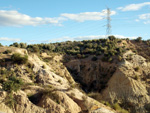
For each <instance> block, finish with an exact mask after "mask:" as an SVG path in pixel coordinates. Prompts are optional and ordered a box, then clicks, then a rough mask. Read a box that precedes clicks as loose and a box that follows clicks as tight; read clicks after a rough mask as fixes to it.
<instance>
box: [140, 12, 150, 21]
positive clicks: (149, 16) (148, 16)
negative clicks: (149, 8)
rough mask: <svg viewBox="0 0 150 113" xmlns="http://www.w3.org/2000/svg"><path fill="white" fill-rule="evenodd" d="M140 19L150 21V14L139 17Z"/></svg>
mask: <svg viewBox="0 0 150 113" xmlns="http://www.w3.org/2000/svg"><path fill="white" fill-rule="evenodd" d="M139 19H142V20H146V19H150V13H147V14H141V15H139Z"/></svg>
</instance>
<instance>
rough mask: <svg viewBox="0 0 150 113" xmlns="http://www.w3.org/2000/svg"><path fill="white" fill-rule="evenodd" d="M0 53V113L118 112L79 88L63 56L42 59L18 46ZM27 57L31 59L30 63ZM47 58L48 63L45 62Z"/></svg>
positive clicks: (1, 49)
mask: <svg viewBox="0 0 150 113" xmlns="http://www.w3.org/2000/svg"><path fill="white" fill-rule="evenodd" d="M0 52H1V58H0V59H1V74H0V76H1V78H0V112H3V113H79V112H87V113H88V112H92V113H97V112H99V113H108V112H109V113H115V110H113V109H112V108H110V107H107V106H105V105H104V104H102V103H100V102H98V101H96V100H94V99H92V98H90V97H88V96H87V95H86V94H85V93H84V92H83V91H82V90H81V89H80V87H78V85H77V84H76V82H75V81H74V79H73V78H72V76H71V75H70V73H69V72H68V70H67V68H66V67H65V66H64V65H63V63H62V62H61V56H59V55H58V56H56V55H55V57H54V56H52V55H49V56H45V55H41V57H40V56H39V57H38V56H37V55H35V54H28V52H27V51H26V50H25V49H19V48H15V47H1V48H0ZM16 53H17V54H16ZM18 53H19V54H18ZM14 54H15V55H14ZM12 56H13V58H12ZM14 56H15V57H14ZM24 56H28V60H27V61H26V63H24V61H22V59H23V60H25V59H26V57H24ZM45 57H46V58H47V59H48V62H44V61H43V60H42V59H45ZM14 58H15V59H14ZM16 59H17V60H16ZM12 60H13V61H12ZM17 62H18V63H17Z"/></svg>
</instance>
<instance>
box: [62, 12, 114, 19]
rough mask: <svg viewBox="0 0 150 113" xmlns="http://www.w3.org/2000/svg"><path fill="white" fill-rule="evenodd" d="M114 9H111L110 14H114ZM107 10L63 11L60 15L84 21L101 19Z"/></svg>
mask: <svg viewBox="0 0 150 113" xmlns="http://www.w3.org/2000/svg"><path fill="white" fill-rule="evenodd" d="M115 14H116V12H115V11H111V15H115ZM106 15H107V10H103V11H102V12H84V13H79V14H69V13H63V14H61V16H62V17H66V18H68V19H70V20H75V21H78V22H84V21H86V20H102V19H104V18H105V17H106Z"/></svg>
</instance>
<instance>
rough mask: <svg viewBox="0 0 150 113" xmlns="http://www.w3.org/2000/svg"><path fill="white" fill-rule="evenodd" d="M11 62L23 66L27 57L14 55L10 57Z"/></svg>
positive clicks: (18, 54)
mask: <svg viewBox="0 0 150 113" xmlns="http://www.w3.org/2000/svg"><path fill="white" fill-rule="evenodd" d="M11 60H12V61H13V62H14V63H17V64H25V63H27V61H28V56H27V55H21V54H20V53H14V54H13V55H12V56H11Z"/></svg>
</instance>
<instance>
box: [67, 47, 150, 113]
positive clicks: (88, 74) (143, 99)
mask: <svg viewBox="0 0 150 113" xmlns="http://www.w3.org/2000/svg"><path fill="white" fill-rule="evenodd" d="M65 65H66V67H68V70H70V72H71V73H72V75H73V77H74V78H75V80H76V81H77V82H79V83H81V84H82V88H83V90H85V92H91V91H92V92H98V93H99V94H101V96H102V97H101V99H100V100H101V101H108V102H109V103H111V104H114V103H119V104H120V105H121V106H122V107H123V108H125V109H127V110H128V111H129V112H131V113H147V112H148V111H149V110H150V109H149V105H150V104H149V103H150V96H149V95H150V93H149V87H150V85H149V81H150V80H149V75H150V63H149V62H147V60H146V59H145V58H143V57H142V56H140V55H137V54H136V53H133V52H132V51H131V50H129V51H127V52H126V53H124V54H123V59H122V60H121V61H120V62H118V63H116V62H112V63H109V62H103V61H102V60H101V58H98V59H97V61H92V60H91V58H90V57H89V58H86V59H74V60H71V61H69V62H68V63H66V64H65Z"/></svg>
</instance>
